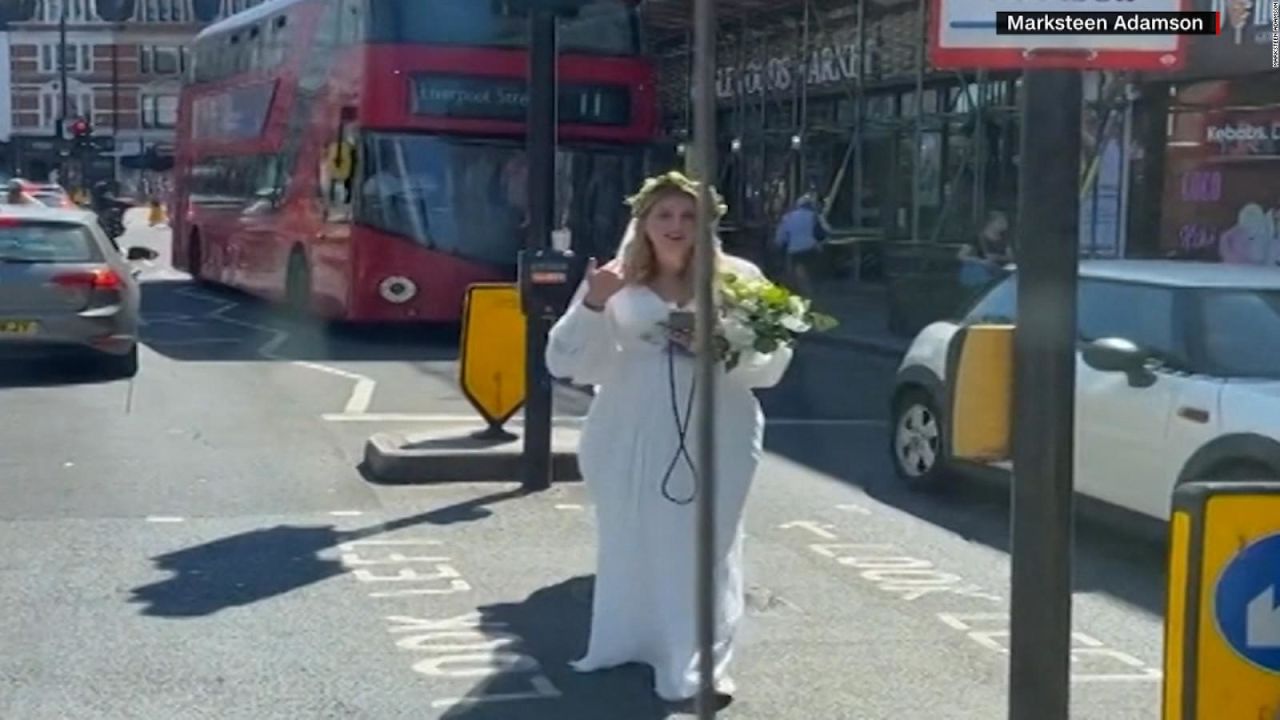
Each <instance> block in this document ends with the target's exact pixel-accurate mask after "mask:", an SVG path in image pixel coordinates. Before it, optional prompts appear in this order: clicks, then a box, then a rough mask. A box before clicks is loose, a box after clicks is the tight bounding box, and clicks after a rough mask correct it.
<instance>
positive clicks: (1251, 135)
mask: <svg viewBox="0 0 1280 720" xmlns="http://www.w3.org/2000/svg"><path fill="white" fill-rule="evenodd" d="M1181 125H1182V126H1183V127H1182V129H1181V130H1180V131H1179V132H1176V134H1175V136H1174V137H1173V138H1172V142H1171V143H1170V147H1169V157H1168V160H1167V166H1168V169H1169V172H1168V175H1167V177H1166V186H1165V200H1164V215H1165V218H1164V232H1163V235H1164V245H1165V247H1166V248H1167V249H1169V250H1171V251H1173V252H1175V253H1176V254H1177V255H1179V256H1181V257H1187V258H1195V259H1202V260H1219V261H1223V262H1228V263H1244V264H1256V265H1280V192H1277V190H1276V184H1275V178H1276V173H1277V171H1280V111H1277V110H1254V111H1214V112H1208V113H1204V114H1203V115H1202V116H1201V118H1200V119H1199V121H1197V118H1195V117H1194V116H1192V117H1189V118H1186V119H1185V120H1183V122H1182V123H1181ZM1175 127H1178V126H1177V125H1175ZM1245 158H1248V161H1246V162H1241V160H1243V159H1245Z"/></svg>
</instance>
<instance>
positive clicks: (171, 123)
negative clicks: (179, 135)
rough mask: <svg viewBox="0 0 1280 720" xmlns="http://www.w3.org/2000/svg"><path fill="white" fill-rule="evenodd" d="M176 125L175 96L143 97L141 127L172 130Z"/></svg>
mask: <svg viewBox="0 0 1280 720" xmlns="http://www.w3.org/2000/svg"><path fill="white" fill-rule="evenodd" d="M177 124H178V97H177V96H176V95H143V96H142V127H144V128H172V127H176V126H177Z"/></svg>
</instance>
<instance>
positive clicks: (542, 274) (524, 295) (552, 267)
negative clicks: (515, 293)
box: [519, 248, 583, 320]
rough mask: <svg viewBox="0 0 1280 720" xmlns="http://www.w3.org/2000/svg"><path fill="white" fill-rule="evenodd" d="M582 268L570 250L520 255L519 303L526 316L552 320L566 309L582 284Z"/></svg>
mask: <svg viewBox="0 0 1280 720" xmlns="http://www.w3.org/2000/svg"><path fill="white" fill-rule="evenodd" d="M582 273H583V269H582V265H581V263H580V262H578V258H577V256H575V255H574V254H573V252H572V251H570V250H558V249H555V248H545V249H538V250H524V251H522V252H521V253H520V273H519V275H520V303H521V306H522V307H523V309H524V314H525V316H526V317H530V318H535V317H536V318H542V319H544V320H554V319H556V318H558V317H560V315H562V314H563V313H564V311H565V309H566V308H568V307H569V301H570V300H572V299H573V294H574V292H575V291H576V290H577V288H578V284H579V283H580V282H581V281H582Z"/></svg>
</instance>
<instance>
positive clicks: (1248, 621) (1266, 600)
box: [1244, 585, 1280, 649]
mask: <svg viewBox="0 0 1280 720" xmlns="http://www.w3.org/2000/svg"><path fill="white" fill-rule="evenodd" d="M1244 622H1245V624H1244V628H1245V629H1244V636H1245V640H1244V644H1245V646H1247V647H1251V648H1259V649H1261V648H1268V649H1272V648H1280V607H1276V588H1275V586H1274V585H1272V586H1271V587H1269V588H1267V589H1266V590H1263V591H1262V593H1261V594H1259V595H1258V597H1256V598H1254V599H1253V600H1252V601H1251V602H1250V603H1249V609H1248V613H1247V615H1246V616H1245V621H1244Z"/></svg>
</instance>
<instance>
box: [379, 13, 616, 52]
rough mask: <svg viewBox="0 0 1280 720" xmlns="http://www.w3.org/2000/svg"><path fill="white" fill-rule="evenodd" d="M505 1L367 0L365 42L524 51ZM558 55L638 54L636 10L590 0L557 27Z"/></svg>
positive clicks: (525, 27)
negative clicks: (565, 53) (430, 0)
mask: <svg viewBox="0 0 1280 720" xmlns="http://www.w3.org/2000/svg"><path fill="white" fill-rule="evenodd" d="M509 4H510V3H508V2H506V1H505V0H434V2H423V1H422V0H371V1H370V2H369V5H368V10H369V18H368V25H367V27H368V34H369V37H368V39H369V42H373V43H423V44H438V45H475V46H486V47H504V48H522V47H526V46H527V45H528V39H529V21H528V19H527V18H526V17H525V16H523V15H521V14H518V13H515V12H511V11H510V10H505V9H504V8H505V7H506V6H508V5H509ZM559 45H560V50H561V51H562V52H568V53H583V54H590V55H639V54H640V33H639V19H638V11H637V10H636V3H635V2H633V1H632V0H591V2H588V3H586V4H585V5H584V6H583V8H582V9H581V10H580V11H579V13H578V16H577V17H575V18H569V19H565V20H562V21H561V22H560V39H559Z"/></svg>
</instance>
